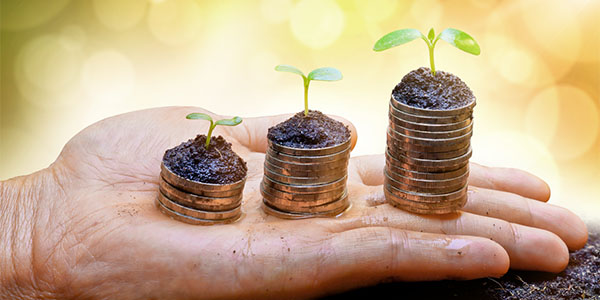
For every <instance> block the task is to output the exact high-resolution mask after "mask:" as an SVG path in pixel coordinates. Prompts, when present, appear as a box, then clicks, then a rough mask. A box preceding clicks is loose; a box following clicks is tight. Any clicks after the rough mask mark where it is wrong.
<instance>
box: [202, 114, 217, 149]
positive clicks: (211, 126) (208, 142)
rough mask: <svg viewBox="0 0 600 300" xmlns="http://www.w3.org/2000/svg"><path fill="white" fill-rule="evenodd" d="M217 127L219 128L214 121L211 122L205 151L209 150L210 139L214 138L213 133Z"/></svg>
mask: <svg viewBox="0 0 600 300" xmlns="http://www.w3.org/2000/svg"><path fill="white" fill-rule="evenodd" d="M215 127H217V126H216V125H214V124H213V121H210V128H208V135H206V144H204V148H205V149H208V146H210V137H211V136H212V132H213V130H214V129H215Z"/></svg>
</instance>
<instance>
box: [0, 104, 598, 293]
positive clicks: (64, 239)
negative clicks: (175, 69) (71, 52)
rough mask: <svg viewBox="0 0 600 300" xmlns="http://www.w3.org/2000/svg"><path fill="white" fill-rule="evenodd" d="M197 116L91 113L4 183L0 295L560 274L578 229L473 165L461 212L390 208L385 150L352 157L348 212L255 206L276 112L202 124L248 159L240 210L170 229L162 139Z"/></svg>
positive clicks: (517, 182)
mask: <svg viewBox="0 0 600 300" xmlns="http://www.w3.org/2000/svg"><path fill="white" fill-rule="evenodd" d="M196 111H198V109H197V108H190V107H171V108H159V109H151V110H145V111H138V112H132V113H127V114H124V115H119V116H116V117H112V118H109V119H106V120H103V121H100V122H98V123H96V124H94V125H92V126H90V127H88V128H86V129H85V130H83V131H82V132H81V133H79V134H78V135H76V136H75V137H74V138H73V139H72V140H71V141H70V142H69V143H68V144H67V145H66V146H65V148H64V149H63V151H62V153H61V154H60V156H59V158H58V159H57V161H56V162H55V163H53V164H52V165H51V166H50V167H48V168H47V169H44V170H42V171H39V172H37V173H34V174H32V175H29V176H24V177H18V178H15V179H11V180H9V181H5V182H2V185H1V186H0V196H1V197H0V198H1V199H2V201H1V202H0V205H1V206H0V208H1V211H2V212H3V214H2V216H0V225H1V226H2V228H3V229H2V232H0V246H1V247H0V251H4V252H0V254H2V255H1V256H0V270H1V271H2V272H0V273H1V274H0V287H1V289H0V297H1V296H4V297H11V296H31V297H42V296H43V297H49V298H52V297H56V298H69V297H74V298H127V299H129V298H131V299H134V298H142V299H146V298H168V299H176V298H257V297H274V298H307V297H315V296H320V295H324V294H328V293H333V292H338V291H343V290H347V289H351V288H355V287H359V286H364V285H370V284H375V283H377V282H380V281H382V280H389V279H390V278H391V279H393V280H438V279H445V278H460V279H470V278H478V277H484V276H500V275H502V274H503V273H504V272H506V270H507V269H508V267H509V265H510V266H511V267H513V268H518V269H528V270H544V271H551V272H558V271H560V270H562V269H563V268H564V267H565V266H566V264H567V262H568V251H567V247H569V248H570V249H577V248H579V247H582V246H583V245H584V244H585V241H586V239H587V230H586V228H585V225H584V224H583V223H582V221H581V220H580V219H579V218H578V217H576V216H575V215H573V214H572V213H570V212H569V211H567V210H565V209H563V208H559V207H556V206H552V205H549V204H546V203H543V202H544V201H546V200H547V199H548V198H549V189H548V187H547V185H546V184H545V183H544V182H542V181H541V180H539V179H537V178H536V177H533V176H532V175H529V174H527V173H525V172H522V171H517V170H509V169H492V168H485V167H482V166H478V165H476V164H472V166H471V175H470V185H471V187H470V192H469V199H468V202H467V204H466V206H465V207H464V212H460V213H456V214H452V215H446V216H423V215H415V214H411V213H408V212H405V211H402V210H399V209H396V208H393V207H391V206H390V205H388V204H385V199H384V197H383V189H382V186H381V184H382V182H383V173H382V170H383V165H384V158H383V156H382V155H377V156H364V157H355V158H352V159H351V160H350V165H349V178H348V189H349V195H350V200H351V202H352V205H353V206H352V207H351V209H350V210H349V211H347V212H345V213H344V214H343V215H342V216H341V217H338V218H327V219H307V220H294V221H290V220H281V219H277V218H274V217H271V216H268V215H265V214H264V212H263V211H262V209H261V207H260V205H261V201H262V198H261V196H260V192H259V183H260V181H261V179H262V175H263V171H262V170H263V167H262V166H263V162H264V152H265V150H266V147H267V140H266V132H267V129H268V128H269V127H271V126H273V125H275V124H277V123H279V122H281V121H283V120H285V119H286V118H287V117H289V116H276V117H269V118H248V119H245V120H244V122H243V123H242V124H241V125H240V126H237V127H222V128H217V129H215V133H214V134H215V135H219V134H220V135H223V136H224V137H225V138H226V139H227V140H228V141H229V142H231V143H232V144H233V149H234V151H236V152H237V153H238V154H239V155H240V156H241V157H242V158H244V160H246V162H247V163H248V178H247V181H246V187H245V191H244V202H243V211H244V214H245V216H244V217H243V218H242V219H241V220H239V221H238V222H236V223H234V224H229V225H219V226H208V227H204V226H192V225H188V224H184V223H180V222H177V221H174V220H171V219H169V218H168V217H166V216H165V215H163V214H161V213H160V212H159V211H158V209H157V208H156V206H155V205H156V204H155V203H156V197H157V192H158V178H159V173H160V163H161V159H162V155H163V154H164V151H165V150H166V149H168V148H171V147H173V146H175V145H178V144H179V143H181V142H183V141H185V140H187V139H189V138H192V137H194V136H195V135H196V134H198V133H204V132H206V126H207V125H206V124H204V123H205V122H190V121H189V120H186V119H185V116H186V115H187V114H188V113H190V112H196ZM213 116H214V115H213ZM346 123H347V122H346ZM351 129H352V132H353V145H354V144H355V143H356V134H355V133H356V130H355V129H354V128H353V127H352V126H351Z"/></svg>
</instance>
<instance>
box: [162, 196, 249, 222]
mask: <svg viewBox="0 0 600 300" xmlns="http://www.w3.org/2000/svg"><path fill="white" fill-rule="evenodd" d="M156 205H157V206H158V209H159V210H160V211H161V212H162V213H163V214H165V215H166V216H168V217H170V218H171V219H173V220H176V221H180V222H184V223H188V224H192V225H217V224H229V223H233V222H235V221H237V220H239V219H240V217H241V216H242V214H240V215H239V216H237V217H233V218H231V219H224V220H204V219H198V218H194V217H190V216H186V215H183V214H180V213H178V212H175V211H172V210H171V209H169V208H167V207H165V206H164V205H163V204H162V203H161V202H160V201H158V200H156Z"/></svg>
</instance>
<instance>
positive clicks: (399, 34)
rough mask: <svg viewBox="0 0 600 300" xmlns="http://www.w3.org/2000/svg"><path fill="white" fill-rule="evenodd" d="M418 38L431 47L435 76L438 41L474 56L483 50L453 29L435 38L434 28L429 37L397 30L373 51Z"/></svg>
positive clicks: (409, 30) (412, 30) (415, 31)
mask: <svg viewBox="0 0 600 300" xmlns="http://www.w3.org/2000/svg"><path fill="white" fill-rule="evenodd" d="M418 38H421V39H423V40H424V41H425V43H427V47H429V63H430V64H431V73H432V74H433V75H435V64H434V62H433V49H434V48H435V44H437V41H438V40H440V39H442V40H444V41H446V42H448V43H450V45H452V46H454V47H456V48H458V49H460V50H462V51H465V52H467V53H471V54H473V55H479V53H480V52H481V50H480V49H479V45H478V44H477V42H476V41H475V39H473V38H472V37H471V36H470V35H468V34H467V33H466V32H463V31H460V30H458V29H453V28H446V29H444V31H442V32H441V33H440V34H439V35H438V36H437V37H436V36H435V32H434V31H433V28H431V29H430V30H429V33H428V34H427V36H425V35H423V34H422V33H421V32H420V31H418V30H416V29H411V28H408V29H400V30H396V31H393V32H390V33H388V34H386V35H384V36H383V37H382V38H380V39H379V40H378V41H377V42H376V43H375V46H373V50H375V51H377V52H379V51H383V50H387V49H390V48H392V47H396V46H399V45H402V44H406V43H408V42H410V41H412V40H414V39H418Z"/></svg>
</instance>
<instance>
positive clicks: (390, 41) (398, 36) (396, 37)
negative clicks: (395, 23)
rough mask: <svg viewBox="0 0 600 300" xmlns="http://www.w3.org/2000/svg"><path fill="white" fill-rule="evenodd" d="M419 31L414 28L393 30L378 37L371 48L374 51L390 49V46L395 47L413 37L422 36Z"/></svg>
mask: <svg viewBox="0 0 600 300" xmlns="http://www.w3.org/2000/svg"><path fill="white" fill-rule="evenodd" d="M422 36H423V35H422V34H421V32H420V31H418V30H416V29H411V28H408V29H400V30H396V31H393V32H390V33H388V34H386V35H384V36H383V37H382V38H380V39H379V40H378V41H377V42H376V43H375V46H373V50H375V51H383V50H387V49H390V48H392V47H396V46H399V45H402V44H405V43H408V42H410V41H412V40H414V39H418V38H420V37H422Z"/></svg>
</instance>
